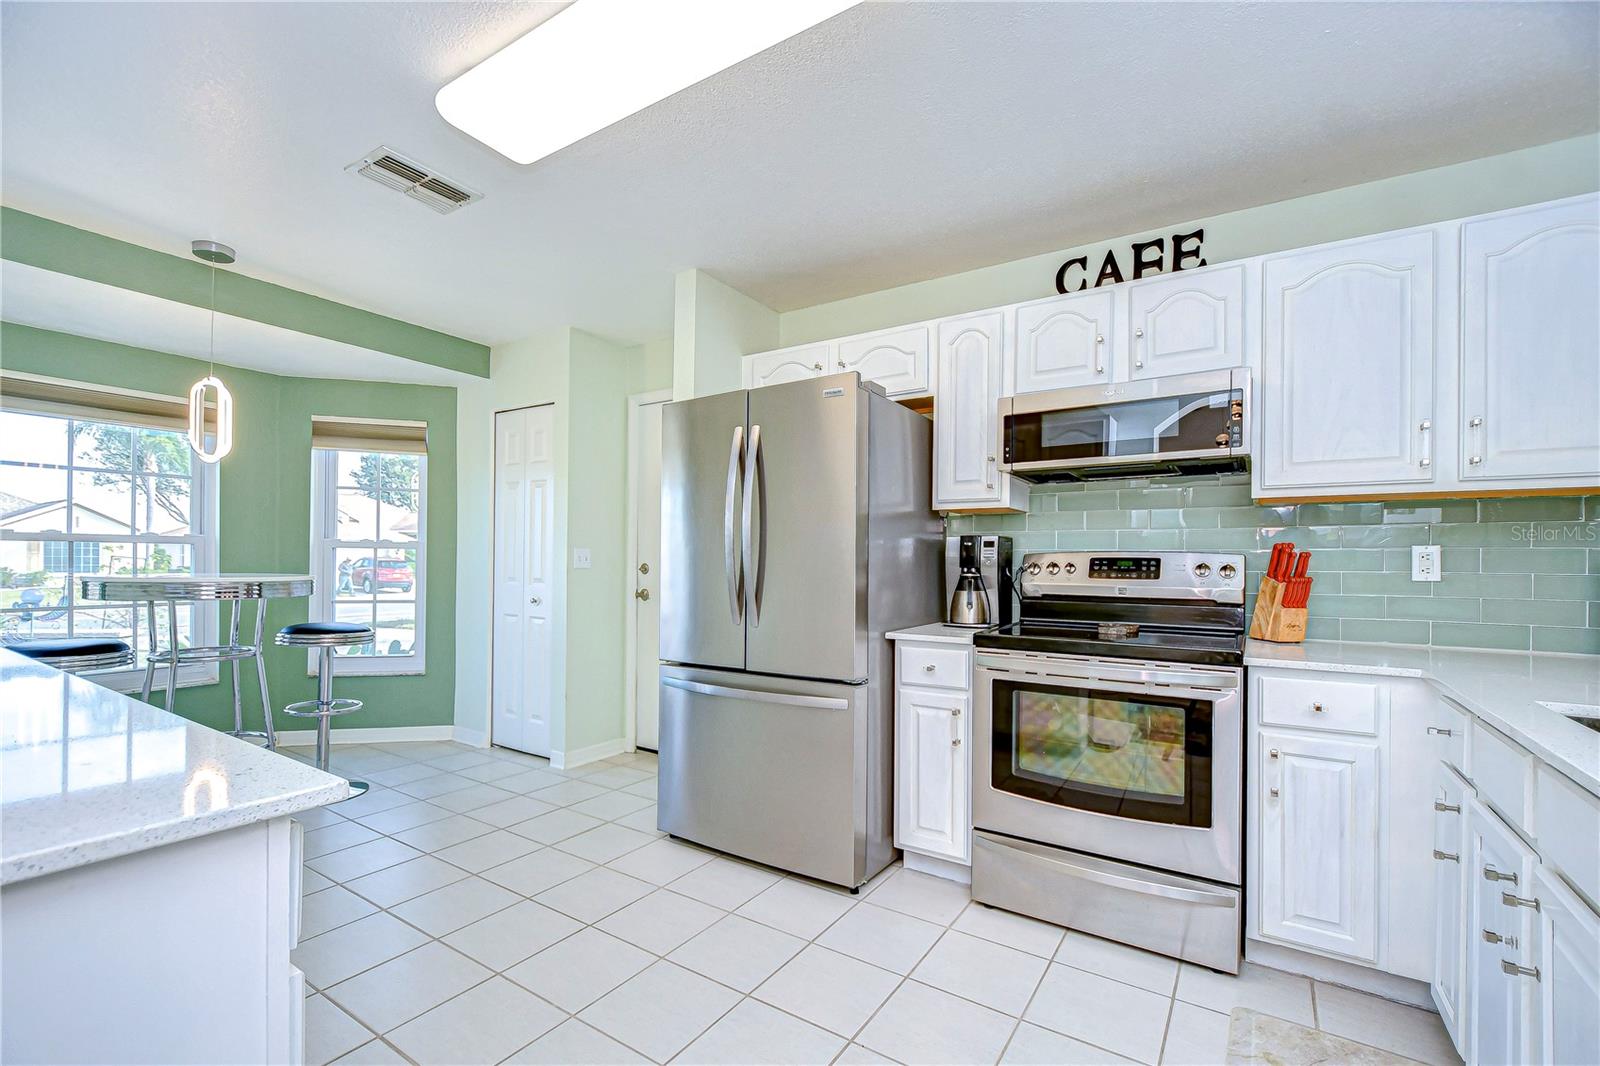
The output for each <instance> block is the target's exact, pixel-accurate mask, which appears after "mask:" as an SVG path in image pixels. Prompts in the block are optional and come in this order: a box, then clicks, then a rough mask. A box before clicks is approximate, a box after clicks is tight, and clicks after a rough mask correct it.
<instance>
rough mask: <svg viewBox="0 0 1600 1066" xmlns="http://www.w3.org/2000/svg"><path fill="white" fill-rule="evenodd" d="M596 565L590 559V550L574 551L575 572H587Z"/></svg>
mask: <svg viewBox="0 0 1600 1066" xmlns="http://www.w3.org/2000/svg"><path fill="white" fill-rule="evenodd" d="M593 565H594V564H593V563H592V562H591V561H590V559H589V549H588V548H573V549H572V568H573V569H574V570H587V569H589V567H591V566H593Z"/></svg>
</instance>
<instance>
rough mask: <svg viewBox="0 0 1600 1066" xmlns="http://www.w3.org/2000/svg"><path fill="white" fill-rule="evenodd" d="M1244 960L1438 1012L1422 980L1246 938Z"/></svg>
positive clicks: (1430, 993)
mask: <svg viewBox="0 0 1600 1066" xmlns="http://www.w3.org/2000/svg"><path fill="white" fill-rule="evenodd" d="M1244 957H1245V958H1246V959H1248V960H1250V961H1251V962H1255V963H1260V964H1261V965H1262V966H1270V967H1271V968H1272V969H1274V970H1283V971H1285V972H1287V973H1295V974H1299V975H1300V976H1302V977H1311V978H1315V979H1316V980H1318V981H1326V982H1327V983H1329V984H1334V985H1343V986H1344V987H1346V988H1353V989H1355V990H1356V991H1358V992H1370V993H1372V994H1373V995H1375V996H1382V997H1383V998H1384V999H1392V1000H1394V1001H1395V1002H1396V1003H1404V1004H1406V1005H1407V1006H1410V1007H1421V1008H1422V1009H1423V1010H1430V1011H1433V1012H1434V1013H1435V1014H1437V1013H1438V1008H1437V1007H1435V1006H1434V1003H1433V993H1432V991H1431V990H1430V989H1429V988H1428V986H1427V985H1426V984H1424V983H1422V982H1421V981H1417V980H1414V979H1413V978H1410V977H1401V976H1400V975H1398V974H1392V973H1385V972H1384V971H1382V970H1374V969H1372V968H1371V967H1368V966H1362V965H1359V964H1358V963H1353V962H1344V961H1341V960H1339V959H1329V958H1324V957H1323V956H1321V955H1313V954H1311V953H1309V952H1305V951H1299V950H1296V949H1295V948H1291V947H1285V946H1284V945H1282V944H1269V943H1267V942H1266V941H1263V940H1254V939H1246V940H1245V942H1244Z"/></svg>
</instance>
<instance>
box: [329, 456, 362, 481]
mask: <svg viewBox="0 0 1600 1066" xmlns="http://www.w3.org/2000/svg"><path fill="white" fill-rule="evenodd" d="M333 455H334V468H335V470H337V471H338V481H337V482H336V484H339V485H360V484H361V481H360V479H359V478H358V477H357V471H359V470H360V469H361V463H362V460H363V459H364V458H365V453H363V452H334V453H333Z"/></svg>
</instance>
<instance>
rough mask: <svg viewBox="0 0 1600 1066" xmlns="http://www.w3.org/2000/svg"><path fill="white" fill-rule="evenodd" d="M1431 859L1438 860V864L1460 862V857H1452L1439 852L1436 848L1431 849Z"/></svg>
mask: <svg viewBox="0 0 1600 1066" xmlns="http://www.w3.org/2000/svg"><path fill="white" fill-rule="evenodd" d="M1433 857H1434V858H1435V859H1438V860H1439V861H1440V862H1460V861H1461V856H1459V855H1452V854H1450V853H1449V852H1448V851H1440V850H1439V849H1438V848H1434V849H1433Z"/></svg>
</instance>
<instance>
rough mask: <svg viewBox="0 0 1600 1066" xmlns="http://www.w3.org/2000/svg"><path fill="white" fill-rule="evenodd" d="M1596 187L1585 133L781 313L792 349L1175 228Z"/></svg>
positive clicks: (1270, 229) (1407, 220) (1448, 212)
mask: <svg viewBox="0 0 1600 1066" xmlns="http://www.w3.org/2000/svg"><path fill="white" fill-rule="evenodd" d="M1596 189H1600V138H1597V137H1596V136H1593V135H1591V136H1587V137H1578V138H1574V139H1572V140H1567V141H1557V142H1556V143H1554V144H1546V145H1541V146H1539V147H1536V148H1527V149H1523V150H1522V151H1518V152H1509V153H1506V154H1505V155H1497V156H1490V157H1488V158H1486V159H1475V160H1472V161H1470V162H1466V163H1457V164H1455V165H1453V166H1448V167H1439V168H1436V169H1434V170H1423V171H1418V172H1416V173H1414V174H1404V175H1401V176H1399V177H1394V178H1385V179H1383V180H1382V181H1374V182H1368V183H1366V184H1364V185H1353V186H1350V187H1348V188H1344V189H1334V190H1332V191H1331V192H1324V193H1317V194H1316V195H1313V196H1302V197H1297V198H1295V199H1292V200H1280V201H1279V202H1277V203H1272V204H1265V205H1262V206H1260V207H1251V208H1247V209H1245V210H1242V211H1231V212H1229V213H1227V214H1223V215H1216V216H1214V217H1212V218H1207V219H1189V220H1187V221H1173V222H1171V223H1169V224H1167V225H1163V226H1158V227H1153V228H1151V229H1148V230H1145V231H1143V232H1141V233H1137V234H1128V235H1124V236H1110V235H1107V236H1108V239H1106V240H1102V241H1100V242H1099V243H1096V244H1090V245H1078V246H1076V247H1073V248H1070V249H1063V250H1061V251H1057V252H1049V253H1046V254H1044V255H1036V256H1030V257H1028V258H1026V259H1017V260H1014V261H1012V262H1009V263H1001V264H998V265H996V266H990V267H984V268H982V269H979V270H969V271H966V272H965V273H961V274H951V275H948V276H946V277H941V278H934V279H932V280H929V281H920V282H916V283H914V284H911V285H902V286H900V287H898V288H894V289H884V290H882V291H880V292H873V293H867V294H865V295H862V296H854V297H851V298H849V299H845V300H837V301H834V302H832V303H826V304H818V305H816V306H815V307H807V308H803V309H801V310H796V311H789V312H786V313H784V314H782V315H780V316H779V334H780V337H781V344H782V345H785V346H787V345H790V344H804V343H806V342H808V341H815V340H826V339H829V338H833V337H843V336H848V335H850V334H853V333H863V332H866V331H867V330H873V329H881V328H884V327H886V326H896V325H903V324H905V323H908V322H917V321H920V320H922V319H926V318H938V317H941V316H944V315H954V314H961V313H963V312H966V311H975V310H979V309H982V308H986V307H998V306H1000V305H1002V304H1009V303H1016V302H1018V301H1020V300H1032V299H1036V298H1038V297H1043V296H1051V295H1054V294H1055V291H1056V289H1055V275H1056V268H1057V267H1059V266H1060V265H1061V263H1062V262H1064V261H1065V260H1066V259H1067V258H1068V257H1069V256H1075V255H1085V254H1087V256H1088V258H1089V262H1090V264H1091V266H1092V267H1097V266H1098V265H1099V262H1100V260H1101V258H1102V257H1103V256H1104V255H1105V252H1106V250H1107V249H1113V248H1114V249H1116V251H1117V258H1118V261H1119V262H1121V263H1122V267H1123V270H1124V271H1126V270H1127V269H1128V265H1129V263H1128V258H1127V249H1128V245H1129V244H1130V243H1131V242H1132V241H1136V240H1146V239H1148V238H1150V237H1157V236H1166V237H1168V238H1169V240H1170V237H1171V235H1172V234H1173V233H1186V232H1189V231H1191V230H1194V229H1197V228H1199V227H1201V226H1204V227H1205V231H1206V236H1205V245H1204V251H1205V257H1206V261H1207V262H1208V263H1222V262H1227V261H1229V260H1233V259H1243V258H1247V257H1249V256H1254V255H1262V254H1265V253H1267V252H1276V251H1282V250H1283V249H1286V248H1303V247H1306V246H1308V245H1313V244H1321V243H1323V242H1325V241H1334V240H1341V239H1343V238H1346V237H1357V236H1361V235H1362V234H1367V233H1381V232H1384V231H1385V230H1392V229H1402V228H1405V227H1407V226H1419V225H1423V224H1426V223H1430V222H1441V221H1444V220H1446V219H1452V218H1462V217H1464V216H1467V215H1475V214H1480V213H1483V212H1486V211H1498V210H1501V209H1503V208H1509V207H1519V206H1522V205H1524V204H1532V203H1539V202H1541V201H1544V200H1554V199H1559V198H1560V197H1563V196H1574V195H1577V194H1579V193H1586V192H1593V191H1595V190H1596ZM1091 283H1092V282H1091ZM745 350H746V351H747V352H754V351H760V350H761V348H759V347H752V348H747V349H745Z"/></svg>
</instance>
